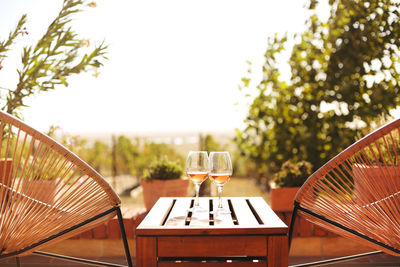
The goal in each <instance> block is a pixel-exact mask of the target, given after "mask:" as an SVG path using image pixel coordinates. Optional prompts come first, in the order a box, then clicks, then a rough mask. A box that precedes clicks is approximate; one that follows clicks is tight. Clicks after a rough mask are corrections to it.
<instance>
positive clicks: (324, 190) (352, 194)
mask: <svg viewBox="0 0 400 267" xmlns="http://www.w3.org/2000/svg"><path fill="white" fill-rule="evenodd" d="M399 160H400V120H399V119H398V120H394V121H392V122H390V123H388V124H386V125H384V126H382V127H380V128H379V129H377V130H375V131H374V132H372V133H370V134H369V135H367V136H365V137H363V138H362V139H360V140H359V141H357V142H355V143H354V144H353V145H351V146H350V147H348V148H347V149H345V150H344V151H342V152H341V153H340V154H338V155H337V156H336V157H334V158H333V159H331V160H330V161H329V162H327V163H326V164H325V165H324V166H322V167H321V168H320V169H318V170H317V171H316V172H315V173H313V174H312V175H311V176H310V177H309V178H308V179H307V181H306V182H305V183H304V184H303V186H302V187H301V188H300V190H299V191H298V193H297V195H296V197H295V208H294V210H293V216H292V222H291V227H290V228H291V229H290V234H289V243H290V241H291V238H292V231H293V226H294V222H295V219H296V215H297V214H299V215H300V216H302V217H304V218H305V219H306V220H308V221H310V222H312V223H315V224H317V225H319V226H320V227H322V228H325V229H327V230H329V231H331V232H333V233H336V234H339V235H342V236H344V237H348V238H350V239H353V240H356V241H359V242H361V243H363V244H364V245H367V246H370V247H372V248H375V249H378V250H380V251H383V252H385V253H388V254H391V255H396V256H399V255H400V163H399Z"/></svg>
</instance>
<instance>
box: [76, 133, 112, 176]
mask: <svg viewBox="0 0 400 267" xmlns="http://www.w3.org/2000/svg"><path fill="white" fill-rule="evenodd" d="M110 155H111V149H110V146H108V145H107V144H105V143H103V142H101V141H99V140H96V141H95V142H94V143H93V145H92V146H91V147H88V148H87V149H86V151H85V153H83V155H82V158H83V159H84V160H85V161H86V162H87V163H88V164H89V165H90V166H92V167H93V168H94V169H95V170H96V171H98V172H100V173H102V174H103V175H110V164H111V157H110Z"/></svg>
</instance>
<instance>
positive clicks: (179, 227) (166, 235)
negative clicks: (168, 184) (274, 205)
mask: <svg viewBox="0 0 400 267" xmlns="http://www.w3.org/2000/svg"><path fill="white" fill-rule="evenodd" d="M217 202H218V201H217V199H216V198H200V203H201V204H202V205H204V204H205V205H206V206H207V203H210V206H209V207H210V209H213V208H215V207H216V206H215V205H216V204H217ZM211 203H212V204H211ZM191 205H193V199H192V198H160V199H159V200H158V202H157V203H156V204H155V205H154V207H153V208H152V209H151V211H150V212H149V213H148V215H147V216H146V217H145V218H144V220H143V221H142V222H141V223H140V225H139V226H138V227H137V229H136V266H138V267H149V266H160V267H172V266H189V267H192V266H230V267H236V266H240V267H244V266H268V267H270V266H288V237H287V232H288V228H287V226H286V225H285V224H284V223H283V222H282V221H281V220H280V219H279V217H278V216H277V215H276V214H275V213H274V212H273V211H272V210H271V209H270V207H269V206H268V205H267V204H266V203H265V201H264V200H263V199H262V198H261V197H248V198H224V205H225V206H226V207H229V208H230V209H231V210H232V214H231V215H225V217H223V216H222V217H216V219H215V220H214V222H213V223H211V221H212V220H213V216H210V220H208V221H207V218H205V217H207V216H208V215H209V213H208V212H205V213H201V214H200V213H199V214H198V215H197V216H198V217H196V216H194V215H193V214H190V212H187V208H189V207H190V206H191ZM184 207H186V208H184ZM184 214H187V215H186V216H182V215H184ZM204 214H206V215H204ZM207 214H208V215H207ZM191 216H192V217H191ZM200 217H202V218H200ZM177 218H178V219H177ZM188 218H189V219H190V221H189V223H188Z"/></svg>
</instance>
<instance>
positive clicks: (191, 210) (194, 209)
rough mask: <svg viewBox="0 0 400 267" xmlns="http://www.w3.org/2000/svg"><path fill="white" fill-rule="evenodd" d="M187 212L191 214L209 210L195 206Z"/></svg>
mask: <svg viewBox="0 0 400 267" xmlns="http://www.w3.org/2000/svg"><path fill="white" fill-rule="evenodd" d="M187 211H189V212H195V211H196V212H204V211H207V209H205V208H203V207H202V206H193V207H191V208H189V209H188V210H187Z"/></svg>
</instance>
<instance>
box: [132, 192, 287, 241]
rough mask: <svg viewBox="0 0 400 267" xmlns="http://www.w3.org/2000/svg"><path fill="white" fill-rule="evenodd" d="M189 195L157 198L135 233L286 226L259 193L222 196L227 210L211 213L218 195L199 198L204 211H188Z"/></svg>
mask: <svg viewBox="0 0 400 267" xmlns="http://www.w3.org/2000/svg"><path fill="white" fill-rule="evenodd" d="M193 203H194V199H193V198H160V199H159V200H158V201H157V203H156V204H155V205H154V206H153V208H152V209H151V210H150V212H149V213H148V214H147V216H146V217H145V218H144V220H143V221H142V222H141V223H140V225H139V226H138V227H137V229H136V234H137V235H183V236H184V235H260V234H262V235H265V234H268V235H276V234H278V235H281V234H286V233H287V231H288V227H287V226H286V225H285V224H284V223H283V222H282V221H281V219H280V218H279V217H278V216H277V215H276V214H275V213H274V212H273V211H272V209H271V208H270V207H269V206H268V204H267V203H266V202H265V201H264V199H263V198H261V197H228V198H223V205H224V208H226V209H230V211H231V214H218V215H214V214H213V213H212V212H211V211H213V210H216V208H217V206H218V198H208V197H204V198H200V206H201V207H202V208H204V209H205V211H201V212H200V211H195V212H190V211H188V209H189V208H190V207H191V206H193Z"/></svg>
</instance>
